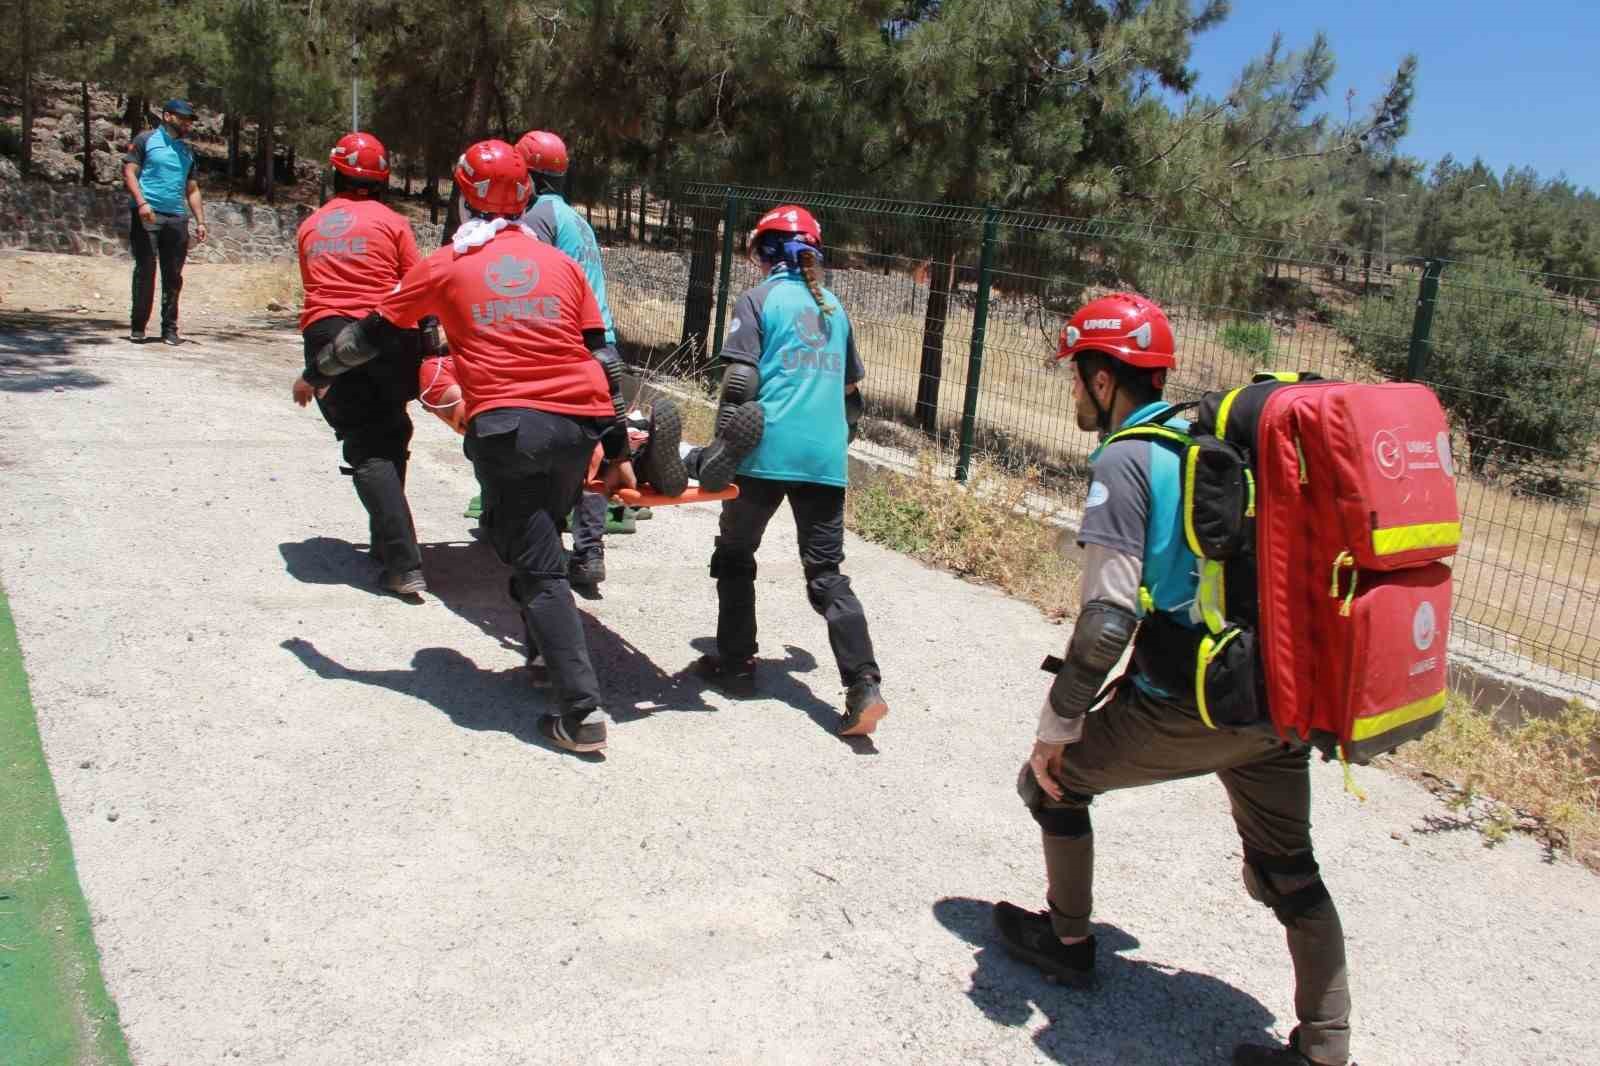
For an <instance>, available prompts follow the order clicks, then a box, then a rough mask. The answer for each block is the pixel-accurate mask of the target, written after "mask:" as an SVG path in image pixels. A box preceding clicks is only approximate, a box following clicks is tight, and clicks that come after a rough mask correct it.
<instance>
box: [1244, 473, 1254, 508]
mask: <svg viewBox="0 0 1600 1066" xmlns="http://www.w3.org/2000/svg"><path fill="white" fill-rule="evenodd" d="M1244 491H1245V498H1244V516H1245V517H1246V518H1254V517H1255V516H1256V476H1255V475H1254V474H1252V473H1251V472H1250V468H1249V467H1248V466H1247V467H1245V468H1244Z"/></svg>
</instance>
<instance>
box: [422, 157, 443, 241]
mask: <svg viewBox="0 0 1600 1066" xmlns="http://www.w3.org/2000/svg"><path fill="white" fill-rule="evenodd" d="M422 169H423V170H425V171H426V172H427V173H426V174H424V175H423V178H422V180H423V182H424V185H423V189H422V195H423V197H424V198H425V199H426V200H427V201H428V224H429V225H431V226H437V225H438V224H439V175H438V174H437V173H435V172H434V163H433V156H432V154H431V153H430V154H429V155H428V156H427V157H426V159H425V160H424V162H423V165H422Z"/></svg>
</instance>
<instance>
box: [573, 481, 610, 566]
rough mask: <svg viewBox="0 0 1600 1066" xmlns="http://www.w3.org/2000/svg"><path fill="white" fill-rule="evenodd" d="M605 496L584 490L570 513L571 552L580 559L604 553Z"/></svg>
mask: <svg viewBox="0 0 1600 1066" xmlns="http://www.w3.org/2000/svg"><path fill="white" fill-rule="evenodd" d="M606 507H607V504H606V498H605V497H604V496H602V495H600V494H599V493H598V492H585V493H584V494H583V498H582V499H580V500H579V501H578V506H577V508H576V509H574V511H573V514H572V554H573V555H576V556H577V557H578V558H580V559H582V558H584V557H586V556H590V555H602V554H604V553H605V550H606V544H605V536H606Z"/></svg>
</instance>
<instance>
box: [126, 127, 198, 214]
mask: <svg viewBox="0 0 1600 1066" xmlns="http://www.w3.org/2000/svg"><path fill="white" fill-rule="evenodd" d="M122 161H123V162H124V163H134V164H136V165H137V166H138V167H139V191H140V192H142V193H144V199H145V202H146V203H147V204H149V205H150V207H151V209H152V210H154V211H156V212H157V213H158V214H163V215H178V216H180V217H187V216H188V214H189V206H188V203H187V201H185V199H184V193H185V192H186V191H187V190H188V188H189V174H190V173H191V172H192V171H193V170H194V150H193V149H192V148H190V147H189V146H188V145H187V144H185V143H184V142H183V141H181V140H179V139H178V138H176V137H172V136H169V135H168V134H167V129H166V127H165V126H159V127H157V128H156V129H153V130H145V131H144V132H143V133H141V134H139V136H137V137H135V138H134V139H133V144H131V145H129V146H128V154H127V155H124V156H123V157H122Z"/></svg>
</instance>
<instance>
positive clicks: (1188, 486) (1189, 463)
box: [1183, 445, 1206, 559]
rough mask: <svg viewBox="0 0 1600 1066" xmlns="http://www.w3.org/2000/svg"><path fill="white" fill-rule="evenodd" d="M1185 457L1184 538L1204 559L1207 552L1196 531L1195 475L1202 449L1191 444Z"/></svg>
mask: <svg viewBox="0 0 1600 1066" xmlns="http://www.w3.org/2000/svg"><path fill="white" fill-rule="evenodd" d="M1183 459H1184V462H1183V539H1184V540H1186V541H1188V542H1189V550H1190V551H1192V552H1194V554H1195V555H1197V556H1199V557H1200V558H1202V559H1203V558H1205V554H1206V553H1205V552H1204V551H1203V550H1202V549H1201V547H1200V538H1199V537H1197V536H1195V533H1194V496H1195V491H1194V475H1195V469H1196V468H1197V467H1198V466H1199V465H1200V449H1199V448H1198V447H1195V446H1193V445H1191V446H1190V448H1189V450H1188V451H1187V452H1185V453H1184V457H1183Z"/></svg>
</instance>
